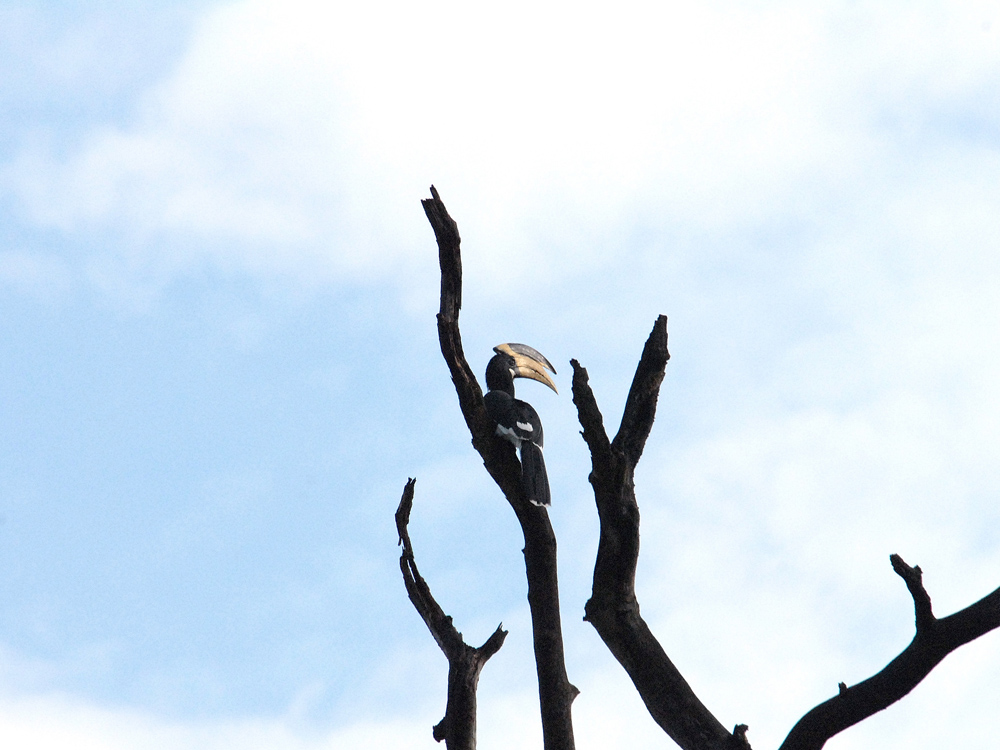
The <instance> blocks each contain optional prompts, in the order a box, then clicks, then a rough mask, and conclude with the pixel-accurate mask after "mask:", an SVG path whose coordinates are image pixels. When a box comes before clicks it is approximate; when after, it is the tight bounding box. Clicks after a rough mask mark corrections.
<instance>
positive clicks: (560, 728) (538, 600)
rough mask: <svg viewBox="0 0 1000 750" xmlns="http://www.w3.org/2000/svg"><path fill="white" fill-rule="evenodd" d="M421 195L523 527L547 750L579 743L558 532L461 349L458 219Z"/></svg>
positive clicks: (458, 353) (485, 443) (497, 464)
mask: <svg viewBox="0 0 1000 750" xmlns="http://www.w3.org/2000/svg"><path fill="white" fill-rule="evenodd" d="M431 196H432V197H431V198H429V199H425V200H423V201H422V204H423V207H424V213H426V214H427V220H428V221H429V222H430V224H431V227H432V228H433V229H434V235H435V237H436V239H437V243H438V260H439V262H440V266H441V308H440V311H439V312H438V316H437V321H438V339H439V341H440V343H441V354H442V355H443V356H444V359H445V362H446V363H447V365H448V370H449V372H450V373H451V379H452V382H453V383H454V385H455V391H456V393H457V394H458V403H459V406H460V407H461V409H462V415H463V416H464V417H465V422H466V424H467V425H468V427H469V432H470V433H471V434H472V445H473V447H474V448H475V449H476V451H477V452H478V453H479V455H480V456H481V457H482V459H483V465H484V466H485V467H486V470H487V471H488V472H489V474H490V476H492V477H493V479H494V481H495V482H496V483H497V485H498V486H499V487H500V489H501V491H502V492H503V494H504V496H505V497H506V498H507V502H508V503H510V506H511V508H513V510H514V513H515V515H516V516H517V520H518V522H519V523H520V524H521V531H522V533H523V534H524V565H525V572H526V576H527V579H528V606H529V608H530V610H531V627H532V635H533V638H534V649H535V667H536V671H537V674H538V697H539V704H540V708H541V718H542V737H543V742H544V747H545V750H573V749H574V747H575V745H574V740H573V717H572V703H573V699H574V698H575V697H576V696H577V694H578V693H579V691H578V690H577V689H576V688H575V687H574V686H573V685H572V684H570V682H569V678H568V676H567V674H566V661H565V657H564V653H563V640H562V623H561V621H560V615H559V583H558V575H557V565H556V536H555V532H553V530H552V524H551V523H550V522H549V516H548V513H547V512H546V510H545V508H540V507H536V506H534V505H532V504H531V503H530V502H528V500H527V499H526V498H525V497H524V495H523V493H522V491H521V482H520V464H519V463H518V460H517V456H516V454H515V451H514V447H513V446H512V445H511V444H510V443H508V442H506V441H504V440H500V439H499V438H497V437H496V435H495V425H494V424H493V422H492V421H491V420H490V418H489V416H488V415H487V414H486V406H485V404H484V402H483V391H482V388H480V386H479V382H478V381H477V380H476V376H475V375H474V374H473V372H472V368H471V367H469V363H468V362H467V361H466V359H465V353H464V351H463V350H462V336H461V332H460V331H459V327H458V316H459V312H460V310H461V307H462V254H461V237H460V236H459V233H458V225H457V224H456V223H455V221H454V219H452V218H451V216H449V215H448V211H447V209H446V208H445V206H444V203H443V202H442V201H441V198H440V196H439V195H438V192H437V190H436V189H435V188H434V187H433V186H431Z"/></svg>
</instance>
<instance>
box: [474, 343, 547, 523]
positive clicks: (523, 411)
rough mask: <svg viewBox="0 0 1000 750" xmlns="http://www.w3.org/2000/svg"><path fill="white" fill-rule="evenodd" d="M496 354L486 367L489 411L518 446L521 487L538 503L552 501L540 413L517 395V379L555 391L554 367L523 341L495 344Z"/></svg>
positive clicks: (499, 431) (501, 432) (503, 434)
mask: <svg viewBox="0 0 1000 750" xmlns="http://www.w3.org/2000/svg"><path fill="white" fill-rule="evenodd" d="M493 351H494V352H496V356H494V357H493V359H491V360H490V362H489V364H488V365H487V366H486V388H487V392H486V396H485V397H484V398H485V400H486V412H487V413H488V414H489V416H490V418H491V419H492V420H493V421H494V422H495V423H496V426H497V427H496V434H497V435H499V436H500V437H502V438H504V439H505V440H508V441H510V442H511V443H513V444H514V446H515V447H516V448H517V449H518V453H519V455H520V459H521V488H522V490H523V491H524V495H525V497H527V498H528V500H529V501H531V502H532V503H534V504H535V505H540V506H545V507H548V506H549V505H550V504H551V502H552V499H551V495H550V492H549V479H548V475H547V474H546V471H545V458H544V456H543V454H542V445H543V443H544V436H543V432H542V421H541V419H539V417H538V412H536V411H535V409H534V408H533V407H532V406H531V404H529V403H527V402H526V401H521V400H520V399H518V398H516V397H515V396H514V378H530V379H532V380H537V381H538V382H540V383H544V384H545V385H547V386H548V387H549V388H551V389H552V390H554V391H556V393H558V391H557V390H556V386H555V383H554V382H553V381H552V379H551V378H550V377H549V375H548V373H546V372H545V370H546V369H549V370H551V371H552V372H553V373H554V372H555V368H553V367H552V365H551V364H550V363H549V361H548V360H547V359H545V357H543V356H542V355H541V354H539V353H538V352H537V351H535V350H534V349H532V348H531V347H530V346H526V345H524V344H501V345H499V346H497V347H494V349H493Z"/></svg>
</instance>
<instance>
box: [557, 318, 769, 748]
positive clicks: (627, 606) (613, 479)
mask: <svg viewBox="0 0 1000 750" xmlns="http://www.w3.org/2000/svg"><path fill="white" fill-rule="evenodd" d="M669 359H670V353H669V351H668V350H667V319H666V317H664V316H662V315H661V316H660V317H659V318H657V320H656V324H655V325H654V326H653V330H652V332H651V333H650V335H649V339H648V340H647V341H646V346H645V348H644V349H643V352H642V357H641V359H640V360H639V365H638V367H637V368H636V373H635V377H634V379H633V380H632V387H631V389H630V390H629V394H628V399H627V400H626V403H625V412H624V414H623V416H622V421H621V426H620V428H619V430H618V434H617V435H616V436H615V439H614V440H613V441H609V440H608V436H607V433H606V432H605V430H604V418H603V417H602V416H601V412H600V410H599V409H598V407H597V402H596V400H595V398H594V394H593V391H591V389H590V384H589V381H588V377H587V371H586V370H585V369H584V368H583V367H582V366H581V365H580V363H579V362H577V361H576V360H572V362H571V364H572V365H573V403H575V404H576V407H577V412H578V415H579V419H580V425H581V426H582V427H583V439H584V440H585V441H586V443H587V446H588V448H589V449H590V455H591V465H592V471H591V474H590V483H591V485H592V486H593V488H594V498H595V500H596V502H597V514H598V516H599V518H600V523H601V535H600V541H599V543H598V548H597V562H596V564H595V566H594V586H593V592H592V595H591V598H590V601H588V602H587V604H586V607H585V608H584V611H585V612H586V616H585V617H584V619H585V620H587V621H588V622H589V623H590V624H591V625H593V626H594V628H595V629H596V630H597V632H598V634H599V635H600V636H601V639H602V640H603V641H604V643H605V644H606V645H607V647H608V649H609V650H610V651H611V653H612V654H614V656H615V658H616V659H618V662H619V663H620V664H621V665H622V667H624V668H625V671H626V672H627V673H628V675H629V677H631V678H632V682H633V684H634V685H635V687H636V690H638V691H639V695H640V696H641V697H642V700H643V702H644V703H645V704H646V708H647V709H648V710H649V713H650V715H651V716H652V717H653V719H654V720H655V721H656V723H657V724H659V725H660V726H661V727H662V728H663V730H664V731H665V732H666V733H667V734H668V735H670V737H671V738H672V739H673V740H674V742H676V743H677V744H678V745H680V746H681V747H682V748H684V750H732V748H748V747H749V743H747V741H746V736H745V732H746V727H745V726H743V725H739V726H738V727H737V728H736V730H735V733H730V732H729V731H727V730H726V728H725V727H724V726H723V725H722V724H721V723H719V721H718V720H717V719H716V718H715V716H713V715H712V713H711V712H710V711H709V710H708V709H707V708H706V707H705V705H704V704H703V703H702V702H701V701H700V700H699V699H698V697H697V696H696V695H695V693H694V691H693V690H692V689H691V687H690V685H688V683H687V682H686V681H685V680H684V678H683V676H681V673H680V672H679V671H678V670H677V668H676V667H675V666H674V664H673V662H671V661H670V659H669V658H668V657H667V654H666V653H665V652H664V650H663V648H662V647H661V646H660V644H659V642H658V641H657V640H656V638H655V636H653V634H652V632H651V631H650V630H649V627H648V626H647V625H646V622H645V621H644V620H643V618H642V616H641V615H640V614H639V601H638V599H637V598H636V595H635V571H636V565H637V564H638V559H639V506H638V503H637V502H636V499H635V484H634V472H635V466H636V464H637V463H638V461H639V458H640V457H641V456H642V451H643V448H644V447H645V445H646V439H647V438H648V437H649V432H650V430H651V429H652V426H653V420H654V418H655V416H656V402H657V398H658V396H659V389H660V384H661V383H662V382H663V376H664V374H665V370H666V365H667V360H669Z"/></svg>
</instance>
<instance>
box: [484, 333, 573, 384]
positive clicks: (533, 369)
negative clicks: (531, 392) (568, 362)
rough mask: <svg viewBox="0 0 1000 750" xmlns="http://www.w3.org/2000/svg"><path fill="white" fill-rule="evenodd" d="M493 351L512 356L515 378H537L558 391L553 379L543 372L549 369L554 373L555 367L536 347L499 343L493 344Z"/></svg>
mask: <svg viewBox="0 0 1000 750" xmlns="http://www.w3.org/2000/svg"><path fill="white" fill-rule="evenodd" d="M493 351H495V352H497V353H498V354H500V353H503V354H509V355H510V356H512V357H513V358H514V377H515V378H530V379H531V380H537V381H538V382H539V383H544V384H545V385H547V386H548V387H549V388H551V389H552V390H553V391H555V392H556V393H559V389H558V388H556V384H555V381H553V380H552V378H551V377H549V374H548V373H547V372H545V371H546V370H551V371H552V373H553V374H555V371H556V368H554V367H553V366H552V363H551V362H549V361H548V360H547V359H545V357H543V356H542V354H541V353H540V352H539V351H538V350H537V349H533V348H531V347H530V346H528V345H527V344H500V345H499V346H494V347H493Z"/></svg>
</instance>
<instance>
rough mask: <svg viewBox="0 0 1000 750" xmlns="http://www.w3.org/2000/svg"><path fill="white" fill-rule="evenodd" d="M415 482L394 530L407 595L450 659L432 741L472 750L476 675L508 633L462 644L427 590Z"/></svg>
mask: <svg viewBox="0 0 1000 750" xmlns="http://www.w3.org/2000/svg"><path fill="white" fill-rule="evenodd" d="M416 482H417V480H416V479H410V480H409V481H407V483H406V487H405V488H404V489H403V497H402V498H401V499H400V501H399V507H398V508H397V509H396V531H397V532H398V533H399V543H400V545H402V547H403V552H402V554H401V555H400V556H399V567H400V570H401V571H402V572H403V583H404V584H405V586H406V593H407V594H408V595H409V597H410V601H411V602H413V606H414V607H415V608H416V610H417V612H418V613H419V614H420V617H421V619H423V621H424V624H425V625H427V629H428V630H430V631H431V635H432V636H434V640H435V641H437V644H438V646H440V647H441V650H442V651H443V652H444V655H445V656H446V657H447V658H448V705H447V708H446V709H445V713H444V718H443V719H441V721H440V722H438V724H437V725H436V726H435V727H434V739H435V740H437V741H438V742H441V741H442V740H443V741H444V743H445V747H447V748H448V750H476V688H477V687H478V685H479V674H480V672H482V671H483V667H484V666H485V665H486V662H487V661H488V660H489V658H490V657H491V656H493V654H495V653H496V652H497V651H499V650H500V647H501V646H502V645H503V642H504V639H505V638H506V637H507V631H505V630H504V629H503V625H502V624H501V625H498V626H497V629H496V630H495V631H493V635H491V636H490V637H489V638H488V639H487V640H486V643H484V644H483V645H482V646H480V647H479V648H473V647H472V646H469V645H468V644H467V643H466V642H465V640H464V639H463V638H462V634H461V633H459V632H458V630H457V629H456V628H455V626H454V625H453V624H452V620H451V617H449V616H448V615H446V614H445V613H444V610H443V609H441V607H440V606H439V605H438V603H437V601H435V599H434V597H433V596H432V595H431V589H430V587H429V586H428V585H427V583H426V581H424V579H423V578H422V577H421V575H420V571H419V570H417V563H416V560H415V559H414V557H413V546H412V545H411V544H410V534H409V532H408V530H407V527H408V526H409V523H410V510H411V508H412V507H413V486H414V485H415V484H416Z"/></svg>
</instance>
